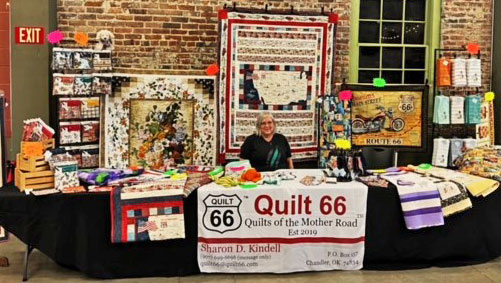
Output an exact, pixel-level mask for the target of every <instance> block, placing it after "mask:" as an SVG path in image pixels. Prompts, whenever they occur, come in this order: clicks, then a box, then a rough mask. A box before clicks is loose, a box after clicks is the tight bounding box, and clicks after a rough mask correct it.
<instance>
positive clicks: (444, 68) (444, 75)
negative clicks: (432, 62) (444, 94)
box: [437, 58, 452, 86]
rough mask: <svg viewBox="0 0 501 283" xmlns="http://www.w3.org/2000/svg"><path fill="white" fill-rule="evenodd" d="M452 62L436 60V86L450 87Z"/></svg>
mask: <svg viewBox="0 0 501 283" xmlns="http://www.w3.org/2000/svg"><path fill="white" fill-rule="evenodd" d="M451 66H452V62H451V60H449V59H445V58H441V59H438V60H437V86H451V71H452V68H451Z"/></svg>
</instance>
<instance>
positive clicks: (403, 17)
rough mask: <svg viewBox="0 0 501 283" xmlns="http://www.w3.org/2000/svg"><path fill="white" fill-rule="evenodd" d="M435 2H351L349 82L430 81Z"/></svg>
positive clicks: (435, 32)
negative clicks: (379, 80) (378, 79)
mask: <svg viewBox="0 0 501 283" xmlns="http://www.w3.org/2000/svg"><path fill="white" fill-rule="evenodd" d="M434 2H435V3H434ZM436 2H441V1H431V0H428V1H427V0H352V19H351V24H352V25H351V27H352V28H351V46H350V82H352V83H372V82H373V79H374V78H384V79H385V80H386V82H387V83H388V84H423V83H425V81H426V79H427V78H432V76H431V70H430V69H433V68H430V67H429V66H431V67H433V64H432V62H431V59H432V58H431V59H430V56H433V55H432V54H433V48H436V47H437V45H438V36H439V34H438V27H439V26H438V25H437V24H436V23H434V22H433V19H437V15H436V12H437V10H438V11H439V9H440V4H438V6H437V3H436ZM438 16H439V15H438Z"/></svg>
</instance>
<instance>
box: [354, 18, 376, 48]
mask: <svg viewBox="0 0 501 283" xmlns="http://www.w3.org/2000/svg"><path fill="white" fill-rule="evenodd" d="M358 42H360V43H379V23H375V22H362V21H361V22H360V23H359V31H358Z"/></svg>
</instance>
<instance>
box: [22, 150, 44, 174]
mask: <svg viewBox="0 0 501 283" xmlns="http://www.w3.org/2000/svg"><path fill="white" fill-rule="evenodd" d="M16 164H17V168H19V169H21V170H22V171H25V172H39V171H47V170H50V167H49V163H48V162H47V161H45V157H44V156H43V155H41V156H36V157H27V158H25V157H23V156H21V154H18V155H16Z"/></svg>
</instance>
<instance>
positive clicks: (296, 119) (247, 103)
mask: <svg viewBox="0 0 501 283" xmlns="http://www.w3.org/2000/svg"><path fill="white" fill-rule="evenodd" d="M219 20H220V62H219V65H220V68H221V71H220V80H219V110H220V156H219V157H220V159H221V160H220V161H224V160H225V159H236V158H238V155H239V152H240V146H241V145H242V143H243V141H244V140H245V138H246V137H247V136H249V135H250V134H252V133H253V132H254V129H255V121H256V117H257V116H258V115H259V113H261V112H263V111H268V112H270V113H271V114H272V115H273V116H274V118H275V121H276V123H277V132H279V133H281V134H283V135H285V136H286V137H287V139H288V141H289V143H290V145H291V148H292V154H293V158H294V159H295V160H298V159H309V158H316V157H317V146H318V138H317V131H318V129H317V128H318V125H317V122H316V121H317V117H316V115H317V114H316V113H317V112H316V106H315V102H316V99H317V97H319V96H322V95H324V94H327V93H330V86H331V70H332V69H333V63H332V58H333V53H334V36H335V34H334V31H335V29H334V27H335V23H336V22H337V15H336V14H330V15H329V16H300V15H273V14H251V13H240V12H228V11H227V10H221V11H219Z"/></svg>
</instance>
